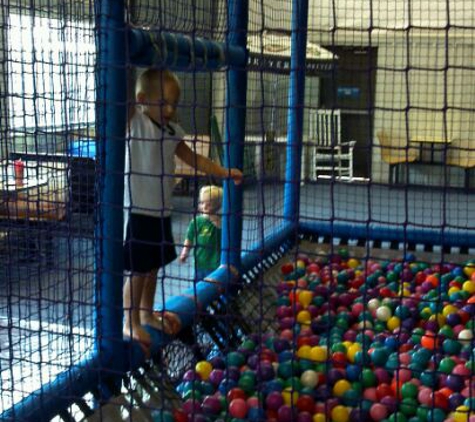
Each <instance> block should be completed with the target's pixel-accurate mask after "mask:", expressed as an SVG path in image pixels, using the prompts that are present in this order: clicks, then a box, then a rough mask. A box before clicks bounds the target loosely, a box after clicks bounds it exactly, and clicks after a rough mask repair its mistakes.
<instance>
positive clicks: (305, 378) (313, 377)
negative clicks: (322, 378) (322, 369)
mask: <svg viewBox="0 0 475 422" xmlns="http://www.w3.org/2000/svg"><path fill="white" fill-rule="evenodd" d="M318 381H319V377H318V373H317V372H315V371H312V370H310V369H309V370H306V371H304V372H303V373H302V375H301V376H300V382H301V383H302V385H303V386H304V387H308V388H315V387H316V386H317V385H318Z"/></svg>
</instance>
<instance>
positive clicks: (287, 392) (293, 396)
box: [282, 387, 299, 406]
mask: <svg viewBox="0 0 475 422" xmlns="http://www.w3.org/2000/svg"><path fill="white" fill-rule="evenodd" d="M282 398H283V399H284V403H285V404H286V405H287V406H292V405H294V406H295V405H296V404H297V400H298V399H299V393H298V392H297V391H295V390H294V389H293V388H292V387H287V388H286V389H284V391H282Z"/></svg>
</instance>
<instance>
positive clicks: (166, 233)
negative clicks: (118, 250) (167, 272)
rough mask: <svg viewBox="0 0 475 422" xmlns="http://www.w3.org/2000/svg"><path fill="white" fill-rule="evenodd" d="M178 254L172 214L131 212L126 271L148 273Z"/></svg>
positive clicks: (126, 238)
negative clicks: (154, 215) (162, 215)
mask: <svg viewBox="0 0 475 422" xmlns="http://www.w3.org/2000/svg"><path fill="white" fill-rule="evenodd" d="M176 257H177V254H176V251H175V242H174V240H173V235H172V222H171V218H170V217H165V218H160V217H151V216H148V215H141V214H130V216H129V221H128V223H127V228H126V235H125V243H124V270H125V271H130V272H133V273H148V272H150V271H151V270H156V269H159V268H161V267H163V266H165V265H167V264H169V263H170V262H172V261H173V260H174V259H176Z"/></svg>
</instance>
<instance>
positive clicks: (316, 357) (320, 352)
mask: <svg viewBox="0 0 475 422" xmlns="http://www.w3.org/2000/svg"><path fill="white" fill-rule="evenodd" d="M327 358H328V350H327V348H326V347H324V346H313V347H312V349H311V351H310V360H313V361H314V362H325V361H326V360H327Z"/></svg>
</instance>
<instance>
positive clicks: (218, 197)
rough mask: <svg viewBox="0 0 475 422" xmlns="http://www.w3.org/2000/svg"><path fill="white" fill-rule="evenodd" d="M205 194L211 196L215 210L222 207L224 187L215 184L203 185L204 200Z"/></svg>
mask: <svg viewBox="0 0 475 422" xmlns="http://www.w3.org/2000/svg"><path fill="white" fill-rule="evenodd" d="M205 196H206V197H207V198H209V201H210V202H211V204H212V207H213V210H214V211H217V210H219V209H220V208H221V203H222V200H223V188H221V187H219V186H215V185H207V186H203V187H202V188H201V189H200V200H202V199H203V197H205Z"/></svg>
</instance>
